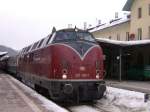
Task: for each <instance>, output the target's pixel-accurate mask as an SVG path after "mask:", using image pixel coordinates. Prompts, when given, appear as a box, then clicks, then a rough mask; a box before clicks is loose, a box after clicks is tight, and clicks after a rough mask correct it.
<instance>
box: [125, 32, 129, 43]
mask: <svg viewBox="0 0 150 112" xmlns="http://www.w3.org/2000/svg"><path fill="white" fill-rule="evenodd" d="M126 41H129V32H126Z"/></svg>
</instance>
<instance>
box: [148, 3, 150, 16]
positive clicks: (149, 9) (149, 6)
mask: <svg viewBox="0 0 150 112" xmlns="http://www.w3.org/2000/svg"><path fill="white" fill-rule="evenodd" d="M148 12H149V15H150V4H149V5H148Z"/></svg>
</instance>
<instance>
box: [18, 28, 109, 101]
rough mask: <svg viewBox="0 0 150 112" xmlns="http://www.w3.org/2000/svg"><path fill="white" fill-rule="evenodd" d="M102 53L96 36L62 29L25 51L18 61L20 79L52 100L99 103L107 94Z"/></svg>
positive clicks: (81, 31)
mask: <svg viewBox="0 0 150 112" xmlns="http://www.w3.org/2000/svg"><path fill="white" fill-rule="evenodd" d="M103 75H104V67H103V52H102V49H101V47H100V46H99V45H98V44H97V43H96V41H95V39H94V38H93V36H92V35H91V34H90V33H89V32H87V31H84V30H80V29H76V28H75V29H63V30H59V31H55V30H53V32H52V33H51V34H50V35H48V36H47V37H46V38H43V39H41V40H40V41H38V42H35V43H34V44H32V45H30V46H28V47H26V48H23V49H22V51H21V52H20V53H19V55H18V57H17V77H19V78H20V79H21V80H22V81H23V82H24V83H26V84H28V85H29V86H31V87H33V88H35V89H36V90H40V89H42V90H46V91H45V92H48V93H49V95H50V97H51V99H53V100H59V101H62V100H66V99H72V100H77V101H89V100H97V99H100V98H101V97H102V96H103V94H104V92H105V90H106V86H105V82H104V81H103Z"/></svg>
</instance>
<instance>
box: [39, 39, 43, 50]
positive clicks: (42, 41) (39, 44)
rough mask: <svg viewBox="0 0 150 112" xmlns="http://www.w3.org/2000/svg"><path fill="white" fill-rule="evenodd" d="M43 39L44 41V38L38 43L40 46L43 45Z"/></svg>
mask: <svg viewBox="0 0 150 112" xmlns="http://www.w3.org/2000/svg"><path fill="white" fill-rule="evenodd" d="M43 41H44V39H42V40H41V41H40V43H39V45H38V48H40V47H41V45H42V43H43Z"/></svg>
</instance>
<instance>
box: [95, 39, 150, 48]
mask: <svg viewBox="0 0 150 112" xmlns="http://www.w3.org/2000/svg"><path fill="white" fill-rule="evenodd" d="M96 40H97V42H103V43H108V44H113V45H118V46H122V47H123V46H135V45H147V44H150V40H135V41H118V40H110V39H105V38H96Z"/></svg>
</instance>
